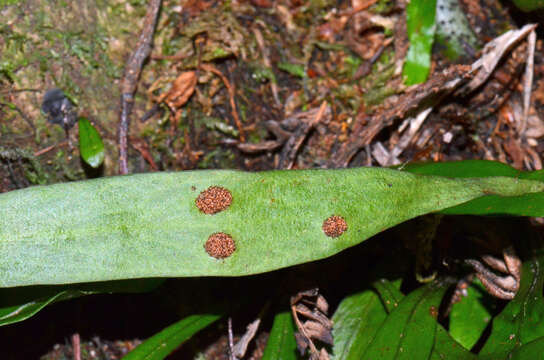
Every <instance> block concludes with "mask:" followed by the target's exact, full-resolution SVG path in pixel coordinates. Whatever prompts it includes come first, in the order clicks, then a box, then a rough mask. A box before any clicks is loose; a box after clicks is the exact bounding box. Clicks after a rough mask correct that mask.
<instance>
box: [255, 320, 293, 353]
mask: <svg viewBox="0 0 544 360" xmlns="http://www.w3.org/2000/svg"><path fill="white" fill-rule="evenodd" d="M296 350H297V343H296V341H295V324H293V319H292V318H291V313H290V312H288V311H286V312H282V313H279V314H276V316H275V317H274V323H273V324H272V330H270V335H269V336H268V341H267V343H266V348H265V349H264V354H263V357H262V360H296V359H297V354H296Z"/></svg>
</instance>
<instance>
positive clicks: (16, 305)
mask: <svg viewBox="0 0 544 360" xmlns="http://www.w3.org/2000/svg"><path fill="white" fill-rule="evenodd" d="M163 282H164V279H136V280H122V281H108V282H98V283H89V284H75V285H67V286H28V287H24V288H5V289H0V326H4V325H9V324H13V323H16V322H19V321H23V320H26V319H28V318H30V317H32V316H34V315H35V314H36V313H38V312H39V311H40V310H42V309H43V308H44V307H45V306H47V305H49V304H52V303H54V302H58V301H62V300H68V299H73V298H76V297H80V296H85V295H92V294H101V293H139V292H148V291H151V290H153V289H155V288H157V287H158V286H159V285H161V284H162V283H163Z"/></svg>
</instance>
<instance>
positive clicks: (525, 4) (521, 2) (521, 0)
mask: <svg viewBox="0 0 544 360" xmlns="http://www.w3.org/2000/svg"><path fill="white" fill-rule="evenodd" d="M513 2H514V4H516V6H517V7H518V8H519V9H520V10H523V11H533V10H537V9H542V8H544V0H513Z"/></svg>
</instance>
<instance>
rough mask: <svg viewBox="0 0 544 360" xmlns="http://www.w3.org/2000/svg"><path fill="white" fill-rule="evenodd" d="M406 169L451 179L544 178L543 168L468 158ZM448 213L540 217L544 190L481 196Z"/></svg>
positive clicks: (443, 211) (543, 201)
mask: <svg viewBox="0 0 544 360" xmlns="http://www.w3.org/2000/svg"><path fill="white" fill-rule="evenodd" d="M404 170H405V171H408V172H411V173H414V174H422V175H439V176H447V177H452V178H469V177H493V176H507V177H511V178H516V179H531V180H539V181H544V171H543V170H540V171H531V172H524V171H519V170H516V169H514V168H512V167H510V166H508V165H506V164H503V163H500V162H496V161H485V160H465V161H452V162H444V163H426V164H409V165H407V166H406V167H405V168H404ZM441 212H442V213H443V214H448V215H492V214H509V215H520V216H541V215H539V214H542V213H543V212H544V193H542V192H540V193H533V194H525V195H520V196H515V197H510V198H504V197H500V196H495V195H491V194H490V195H489V196H485V197H481V198H478V199H475V200H472V201H469V202H467V203H464V204H461V205H458V206H454V207H452V208H449V209H445V210H442V211H441Z"/></svg>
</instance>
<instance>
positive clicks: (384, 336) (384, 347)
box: [361, 283, 447, 360]
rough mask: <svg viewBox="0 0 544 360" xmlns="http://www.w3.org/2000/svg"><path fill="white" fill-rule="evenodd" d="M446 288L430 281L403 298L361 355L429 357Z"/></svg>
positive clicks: (409, 357) (380, 357) (399, 357)
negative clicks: (439, 308)
mask: <svg viewBox="0 0 544 360" xmlns="http://www.w3.org/2000/svg"><path fill="white" fill-rule="evenodd" d="M446 289H447V287H446V286H444V285H440V284H434V283H433V284H429V285H427V286H425V287H421V288H419V289H417V290H415V291H413V292H411V293H410V294H408V295H407V296H406V297H404V299H403V300H402V301H401V302H400V304H399V306H398V307H397V308H396V309H395V310H393V311H392V312H391V314H389V316H388V317H387V319H386V320H385V322H384V323H383V325H382V326H381V328H380V329H379V331H378V333H377V334H376V336H375V337H374V340H373V341H372V343H371V345H370V346H369V348H368V349H367V351H366V352H365V354H364V356H362V357H361V358H362V359H384V360H385V359H427V358H429V357H430V355H431V353H432V350H433V347H434V344H435V335H436V327H437V325H438V323H437V321H436V316H437V315H438V307H439V305H440V301H441V300H442V296H443V295H444V292H445V291H446Z"/></svg>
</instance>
